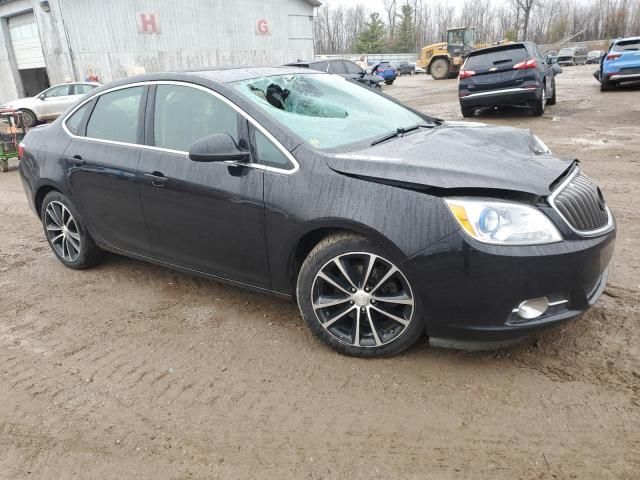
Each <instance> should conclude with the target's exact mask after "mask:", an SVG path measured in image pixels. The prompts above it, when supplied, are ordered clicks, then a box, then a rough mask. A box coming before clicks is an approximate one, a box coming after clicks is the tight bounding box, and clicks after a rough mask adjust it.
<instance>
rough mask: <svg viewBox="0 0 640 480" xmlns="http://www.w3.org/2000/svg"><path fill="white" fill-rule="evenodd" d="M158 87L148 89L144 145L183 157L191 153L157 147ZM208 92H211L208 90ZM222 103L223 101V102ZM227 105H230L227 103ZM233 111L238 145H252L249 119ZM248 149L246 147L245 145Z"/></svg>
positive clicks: (187, 85) (156, 84)
mask: <svg viewBox="0 0 640 480" xmlns="http://www.w3.org/2000/svg"><path fill="white" fill-rule="evenodd" d="M158 85H162V83H154V84H151V85H149V89H148V94H147V104H146V112H145V120H144V124H145V135H144V140H145V141H144V145H146V146H147V147H151V148H159V149H162V150H170V151H172V152H176V153H181V154H183V155H188V154H189V152H186V151H182V150H173V149H170V148H164V147H157V146H156V140H155V121H156V116H155V110H156V91H157V90H158V88H157V87H158ZM180 86H183V87H187V88H193V89H194V90H200V89H199V88H196V87H194V86H192V85H189V84H180ZM207 91H209V90H208V89H207ZM214 97H215V98H217V99H219V97H217V96H215V95H214ZM221 101H222V100H221ZM223 103H225V105H228V104H227V103H226V102H223ZM233 110H234V111H235V112H236V121H237V128H238V145H239V146H240V147H241V148H243V143H244V144H250V141H249V137H248V133H247V130H248V129H247V126H246V124H247V118H246V117H245V116H244V115H242V114H240V113H239V112H238V110H236V109H235V108H233ZM245 147H246V145H245ZM251 157H252V159H251V162H250V163H254V160H253V154H252V155H251Z"/></svg>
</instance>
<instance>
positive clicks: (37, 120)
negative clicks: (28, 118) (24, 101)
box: [17, 108, 40, 123]
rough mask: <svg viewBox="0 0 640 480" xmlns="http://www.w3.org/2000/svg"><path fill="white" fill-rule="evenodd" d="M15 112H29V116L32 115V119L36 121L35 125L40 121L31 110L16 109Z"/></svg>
mask: <svg viewBox="0 0 640 480" xmlns="http://www.w3.org/2000/svg"><path fill="white" fill-rule="evenodd" d="M17 111H18V112H29V113H30V114H31V115H33V118H35V119H36V123H37V122H39V121H40V119H39V118H38V115H37V114H36V112H35V111H34V110H32V109H31V108H18V109H17Z"/></svg>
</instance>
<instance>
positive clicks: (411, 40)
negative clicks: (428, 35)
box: [395, 3, 416, 53]
mask: <svg viewBox="0 0 640 480" xmlns="http://www.w3.org/2000/svg"><path fill="white" fill-rule="evenodd" d="M413 15H414V11H413V7H412V6H411V5H409V4H408V3H405V4H404V5H403V6H402V8H401V9H400V15H399V16H400V23H399V24H398V26H397V27H396V43H395V50H396V51H397V52H400V53H407V52H415V50H416V30H415V26H414V22H413Z"/></svg>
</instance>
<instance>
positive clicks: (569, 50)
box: [558, 48, 576, 55]
mask: <svg viewBox="0 0 640 480" xmlns="http://www.w3.org/2000/svg"><path fill="white" fill-rule="evenodd" d="M575 51H576V50H575V48H563V49H562V50H560V53H559V54H558V55H573V54H574V53H575Z"/></svg>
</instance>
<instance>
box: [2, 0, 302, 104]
mask: <svg viewBox="0 0 640 480" xmlns="http://www.w3.org/2000/svg"><path fill="white" fill-rule="evenodd" d="M311 3H313V2H309V1H305V0H180V1H177V0H50V6H51V11H50V12H45V11H43V10H42V9H41V8H40V6H39V1H38V0H13V1H7V0H5V1H4V2H3V1H2V0H0V17H3V16H4V17H6V16H8V15H9V14H11V15H13V14H15V13H18V10H19V9H22V11H24V10H29V9H33V11H34V13H35V16H36V21H37V23H38V28H39V31H40V38H41V40H42V46H43V52H44V57H45V62H46V64H47V71H48V74H49V79H50V81H51V84H55V83H60V82H64V81H69V80H82V79H84V78H86V77H87V75H88V74H89V73H94V74H96V75H98V77H99V78H100V80H101V81H102V82H108V81H111V80H113V79H116V78H121V77H125V76H127V75H130V74H134V73H137V72H141V71H145V72H147V73H149V72H156V71H166V70H186V69H195V68H204V67H210V66H225V65H274V64H276V65H277V64H282V63H285V62H290V61H294V60H296V59H298V58H313V24H312V15H313V6H312V5H311ZM18 7H19V8H18ZM140 13H144V14H147V15H148V14H155V15H156V22H157V25H158V27H159V33H139V27H138V21H139V17H138V14H140ZM260 19H265V20H267V22H268V25H269V32H270V34H269V35H258V34H257V33H256V32H257V28H256V23H257V21H258V20H260ZM4 24H5V27H6V20H5V21H4ZM1 25H2V21H0V26H1ZM10 50H11V48H10V44H8V43H7V41H6V40H4V39H3V37H2V36H0V102H3V101H6V100H10V99H11V98H16V96H18V95H19V90H20V89H19V87H18V86H17V85H16V80H15V78H13V77H14V75H13V74H12V72H11V70H12V68H11V63H10V61H9V55H10V54H9V52H10ZM18 83H19V82H18Z"/></svg>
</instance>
